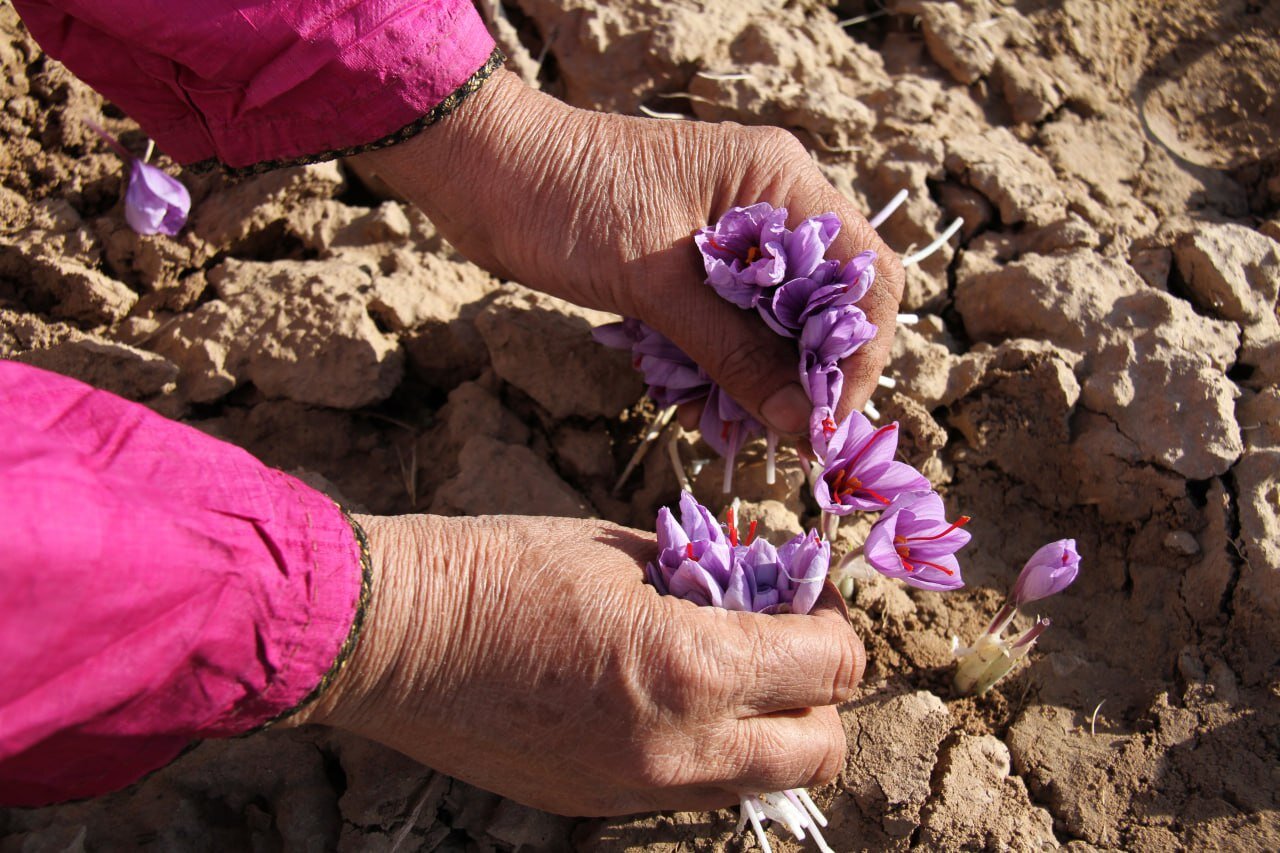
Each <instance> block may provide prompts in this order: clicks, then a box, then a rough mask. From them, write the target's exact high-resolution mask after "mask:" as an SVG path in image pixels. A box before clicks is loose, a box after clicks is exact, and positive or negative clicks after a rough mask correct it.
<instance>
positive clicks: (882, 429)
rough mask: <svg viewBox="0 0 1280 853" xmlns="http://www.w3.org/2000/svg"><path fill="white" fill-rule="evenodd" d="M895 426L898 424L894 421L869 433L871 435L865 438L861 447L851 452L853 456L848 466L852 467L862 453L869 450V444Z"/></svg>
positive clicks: (895, 427)
mask: <svg viewBox="0 0 1280 853" xmlns="http://www.w3.org/2000/svg"><path fill="white" fill-rule="evenodd" d="M897 428H898V425H897V424H896V423H892V424H885V425H884V426H882V427H880V429H878V430H876V431H875V432H873V433H871V437H870V438H868V439H867V441H866V443H865V444H863V445H862V446H861V447H859V448H858V452H857V453H855V454H853V458H852V459H850V460H849V468H851V469H852V468H853V466H854V465H855V464H857V462H858V460H859V459H861V458H862V454H864V453H866V452H867V451H868V450H870V449H871V445H873V444H875V443H876V440H877V439H879V438H880V436H881V435H883V434H884V433H886V432H888V431H889V430H894V429H897Z"/></svg>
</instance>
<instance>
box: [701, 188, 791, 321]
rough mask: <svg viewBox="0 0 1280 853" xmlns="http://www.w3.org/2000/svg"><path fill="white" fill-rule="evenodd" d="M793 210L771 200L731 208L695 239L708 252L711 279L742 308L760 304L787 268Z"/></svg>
mask: <svg viewBox="0 0 1280 853" xmlns="http://www.w3.org/2000/svg"><path fill="white" fill-rule="evenodd" d="M786 221H787V210H786V208H783V207H779V208H775V207H773V205H770V204H767V203H765V202H760V203H759V204H753V205H751V206H750V207H735V208H732V209H730V210H729V211H728V212H727V213H725V215H724V216H722V217H720V221H719V222H717V223H716V224H715V225H714V226H711V227H708V228H700V229H699V230H698V231H697V233H695V234H694V235H693V241H694V243H695V244H696V245H697V247H698V251H699V252H700V253H701V254H702V263H703V266H704V268H705V269H706V272H707V284H709V285H711V286H712V287H713V288H715V291H716V293H718V294H720V296H722V297H724V298H725V299H727V300H729V301H730V302H732V303H733V304H734V305H737V306H738V307H739V308H754V307H755V305H756V303H757V302H759V301H760V298H761V297H762V296H763V295H764V293H765V291H766V290H767V289H768V288H772V287H775V286H777V285H779V284H781V283H782V282H783V280H784V276H785V275H786V272H787V261H786V255H785V249H784V248H783V237H784V235H785V234H786V230H787V229H786Z"/></svg>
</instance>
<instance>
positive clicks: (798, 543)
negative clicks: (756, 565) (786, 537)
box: [778, 531, 831, 613]
mask: <svg viewBox="0 0 1280 853" xmlns="http://www.w3.org/2000/svg"><path fill="white" fill-rule="evenodd" d="M778 567H779V573H780V580H779V586H781V587H782V588H783V596H784V597H785V598H790V602H791V612H792V613H808V612H809V611H810V610H812V609H813V605H814V604H815V603H816V602H817V600H818V595H819V594H820V593H821V592H822V582H823V581H824V580H826V577H827V570H828V569H829V568H830V567H831V543H830V542H828V541H827V540H825V539H822V538H821V537H819V536H818V534H817V532H816V531H814V532H810V533H802V534H800V535H799V536H796V537H795V538H794V539H792V540H791V541H789V542H787V543H786V544H785V545H783V546H782V547H781V548H779V549H778Z"/></svg>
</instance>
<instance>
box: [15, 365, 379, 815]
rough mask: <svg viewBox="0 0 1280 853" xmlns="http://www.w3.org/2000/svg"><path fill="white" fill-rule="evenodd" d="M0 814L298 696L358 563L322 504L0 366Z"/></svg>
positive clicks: (273, 476)
mask: <svg viewBox="0 0 1280 853" xmlns="http://www.w3.org/2000/svg"><path fill="white" fill-rule="evenodd" d="M0 436H3V441H0V529H2V530H3V532H4V537H3V543H4V544H3V546H2V547H0V805H18V806H33V805H41V804H45V803H49V802H54V801H59V800H65V799H71V798H78V797H86V796H92V795H95V794H100V793H104V792H107V791H111V790H115V789H117V788H120V787H123V786H124V785H127V784H129V783H130V782H133V781H135V780H136V779H138V778H139V777H141V776H142V775H143V774H145V773H147V772H148V771H150V770H154V769H155V768H157V767H161V766H163V765H164V764H166V763H167V762H169V761H171V760H172V759H173V758H174V757H175V756H177V755H178V753H179V752H181V750H182V749H183V748H184V747H185V746H186V745H187V744H188V743H190V742H191V741H192V740H193V739H197V738H206V737H218V736H227V735H234V734H239V733H243V732H246V731H249V730H250V729H253V728H254V727H256V726H258V725H260V724H262V723H263V722H266V721H268V720H270V719H272V718H274V717H276V716H277V715H279V714H281V713H282V712H284V711H287V710H289V709H291V708H293V707H294V706H295V705H297V704H298V703H299V702H301V701H302V700H304V699H305V698H306V697H308V696H309V694H311V692H312V691H313V690H314V689H315V688H316V687H317V685H318V684H319V683H320V681H321V679H322V678H323V676H324V675H325V673H326V672H327V671H328V670H329V669H330V667H331V666H332V665H333V664H334V661H335V659H336V657H337V656H338V654H339V651H340V650H341V649H342V648H343V646H344V643H346V642H347V638H348V635H349V634H350V633H351V628H352V623H353V620H354V619H355V615H356V610H357V607H358V606H359V604H358V603H359V601H360V597H361V560H360V547H359V545H358V543H357V541H356V538H355V534H354V533H353V531H352V528H351V526H350V524H349V523H348V522H347V520H346V517H345V516H344V515H343V514H342V512H341V511H340V510H339V509H338V508H337V507H336V506H335V505H334V504H333V502H332V501H330V500H329V499H328V498H326V497H324V496H323V495H321V494H319V493H318V492H316V491H314V490H312V489H310V488H308V487H307V486H305V485H303V484H302V483H300V482H298V481H297V480H295V479H293V478H292V477H289V476H287V475H285V474H282V473H281V472H279V471H275V470H272V469H270V468H267V467H266V466H265V465H263V464H262V463H261V462H259V461H258V460H256V459H254V458H253V457H252V456H250V455H249V454H248V453H246V452H245V451H243V450H241V449H239V448H236V447H233V446H231V445H228V444H225V443H223V442H221V441H218V440H216V439H214V438H211V437H209V436H207V435H205V434H203V433H201V432H199V431H197V430H194V429H192V428H190V427H187V426H184V425H182V424H178V423H175V422H173V421H169V420H166V419H164V418H162V417H160V416H159V415H157V414H155V413H154V412H151V411H150V410H148V409H146V408H143V407H142V406H138V405H136V404H133V403H129V402H127V401H125V400H122V399H120V398H119V397H115V396H112V395H111V394H108V393H106V392H103V391H96V390H94V389H92V388H90V387H88V386H86V385H83V384H81V383H79V382H76V381H74V380H71V379H67V378H65V377H62V376H58V375H56V374H52V373H46V372H44V371H42V370H38V369H36V368H33V367H28V366H26V365H21V364H17V363H15V362H10V361H0Z"/></svg>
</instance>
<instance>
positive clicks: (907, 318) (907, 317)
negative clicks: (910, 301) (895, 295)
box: [898, 314, 920, 326]
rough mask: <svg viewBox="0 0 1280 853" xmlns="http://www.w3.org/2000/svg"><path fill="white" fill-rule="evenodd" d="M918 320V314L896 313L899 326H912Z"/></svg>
mask: <svg viewBox="0 0 1280 853" xmlns="http://www.w3.org/2000/svg"><path fill="white" fill-rule="evenodd" d="M919 322H920V315H919V314H899V315H898V325H899V326H914V325H915V324H917V323H919Z"/></svg>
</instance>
